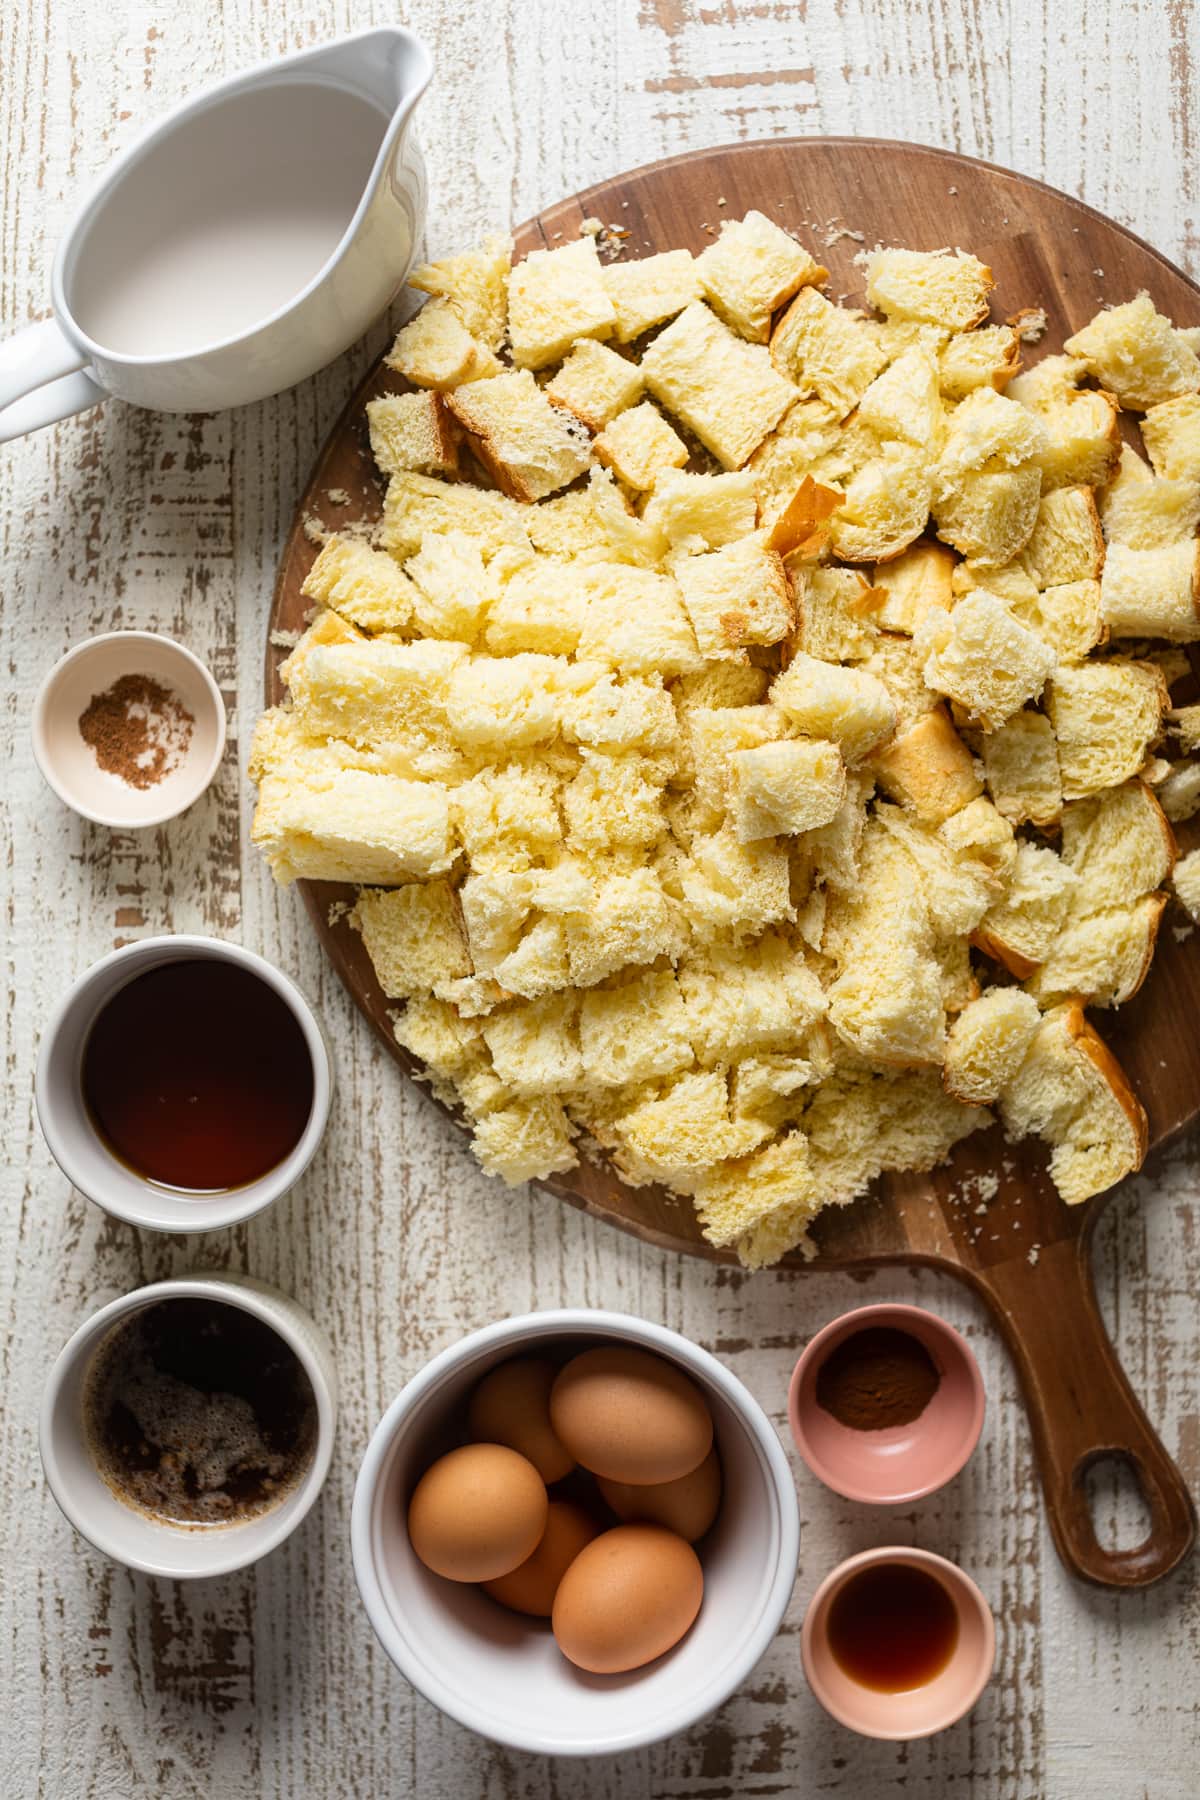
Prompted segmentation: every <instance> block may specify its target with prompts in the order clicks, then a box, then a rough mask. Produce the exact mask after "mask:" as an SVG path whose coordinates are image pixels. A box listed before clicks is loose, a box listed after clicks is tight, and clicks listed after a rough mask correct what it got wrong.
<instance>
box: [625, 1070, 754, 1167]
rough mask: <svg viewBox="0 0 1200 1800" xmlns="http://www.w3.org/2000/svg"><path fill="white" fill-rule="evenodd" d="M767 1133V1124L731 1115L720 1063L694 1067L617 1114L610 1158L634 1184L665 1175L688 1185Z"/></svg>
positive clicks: (742, 1151)
mask: <svg viewBox="0 0 1200 1800" xmlns="http://www.w3.org/2000/svg"><path fill="white" fill-rule="evenodd" d="M644 1091H645V1090H643V1092H644ZM769 1135H770V1131H769V1128H768V1127H764V1126H763V1125H761V1124H759V1123H757V1122H755V1121H752V1120H744V1119H742V1120H735V1119H732V1118H731V1117H730V1108H729V1084H728V1081H727V1079H726V1075H725V1072H724V1070H723V1069H704V1070H697V1071H695V1072H694V1073H686V1074H681V1075H679V1076H677V1077H676V1078H675V1080H673V1081H671V1082H669V1083H668V1084H667V1085H666V1086H665V1087H663V1088H662V1089H661V1091H660V1090H658V1089H655V1088H652V1089H651V1090H650V1097H648V1098H646V1099H640V1100H639V1101H638V1102H637V1104H636V1105H634V1106H633V1107H631V1108H629V1109H628V1110H625V1111H623V1112H622V1113H620V1114H619V1115H618V1117H617V1119H616V1122H615V1138H616V1143H617V1146H618V1147H617V1153H616V1156H615V1158H614V1160H615V1162H616V1164H617V1167H618V1168H619V1170H620V1171H621V1173H622V1175H624V1177H625V1179H626V1180H627V1181H630V1182H632V1183H634V1184H635V1185H642V1184H644V1183H646V1182H649V1181H663V1182H668V1183H670V1184H671V1185H672V1186H674V1187H681V1188H686V1189H687V1190H690V1189H691V1188H692V1186H693V1184H694V1183H695V1182H696V1181H697V1180H698V1179H699V1178H700V1177H701V1176H703V1175H704V1174H705V1173H706V1172H707V1171H708V1170H710V1169H712V1168H713V1165H714V1164H716V1165H717V1167H718V1168H719V1167H720V1166H721V1165H722V1164H724V1163H725V1162H726V1161H727V1160H728V1159H730V1158H733V1157H740V1156H744V1155H746V1154H748V1153H749V1152H750V1151H752V1150H754V1149H756V1148H757V1147H758V1145H759V1144H761V1143H762V1141H763V1139H764V1138H765V1137H767V1136H769Z"/></svg>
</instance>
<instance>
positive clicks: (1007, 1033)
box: [942, 987, 1042, 1106]
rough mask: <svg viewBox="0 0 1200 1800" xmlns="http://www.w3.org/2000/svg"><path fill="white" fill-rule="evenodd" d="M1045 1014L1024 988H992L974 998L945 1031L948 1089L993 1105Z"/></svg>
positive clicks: (970, 1102) (962, 1097) (959, 1096)
mask: <svg viewBox="0 0 1200 1800" xmlns="http://www.w3.org/2000/svg"><path fill="white" fill-rule="evenodd" d="M1041 1017H1042V1015H1041V1010H1040V1008H1039V1007H1038V1003H1037V1001H1036V1000H1035V999H1034V998H1033V996H1032V995H1031V994H1027V993H1025V991H1024V989H1023V988H1016V987H1011V988H988V990H987V992H986V993H984V994H980V996H979V998H978V999H977V1000H972V1001H970V1002H969V1003H968V1004H967V1005H966V1006H965V1007H964V1008H963V1010H962V1012H960V1013H959V1015H958V1017H957V1018H956V1019H955V1021H954V1023H953V1024H952V1025H951V1027H950V1030H949V1032H948V1033H947V1036H946V1062H945V1066H944V1067H943V1069H942V1082H943V1084H944V1086H945V1089H946V1092H947V1093H948V1094H950V1095H952V1097H953V1098H954V1099H955V1100H962V1101H963V1102H964V1103H966V1104H968V1105H977V1106H991V1105H992V1104H993V1103H994V1102H995V1101H997V1100H998V1099H999V1098H1000V1095H1001V1092H1002V1091H1003V1089H1004V1088H1006V1087H1007V1086H1008V1084H1009V1082H1011V1081H1012V1079H1013V1077H1014V1076H1015V1075H1016V1073H1017V1071H1018V1069H1019V1068H1020V1067H1021V1064H1022V1063H1023V1062H1024V1060H1025V1056H1026V1052H1027V1051H1028V1049H1029V1046H1030V1044H1031V1043H1032V1042H1033V1038H1034V1034H1035V1033H1036V1031H1037V1029H1038V1026H1039V1024H1040V1023H1041Z"/></svg>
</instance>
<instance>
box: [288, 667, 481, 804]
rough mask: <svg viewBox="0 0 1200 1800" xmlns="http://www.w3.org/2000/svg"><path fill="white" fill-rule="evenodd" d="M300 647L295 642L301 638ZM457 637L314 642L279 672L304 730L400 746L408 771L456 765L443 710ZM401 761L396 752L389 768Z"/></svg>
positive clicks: (418, 772)
mask: <svg viewBox="0 0 1200 1800" xmlns="http://www.w3.org/2000/svg"><path fill="white" fill-rule="evenodd" d="M300 648H301V649H302V648H303V644H301V646H300ZM465 655H466V650H465V647H464V646H463V645H462V644H440V643H433V642H430V641H427V640H424V639H422V640H420V641H418V642H416V643H412V644H390V643H384V642H382V641H380V640H373V641H371V640H365V641H364V640H360V641H359V642H351V643H335V644H322V645H318V646H316V647H315V648H314V649H312V650H311V651H310V652H309V653H308V654H307V655H306V656H305V657H304V659H303V661H302V662H301V663H300V664H299V666H296V664H295V661H294V659H292V660H291V661H289V664H288V666H287V669H286V671H285V675H286V679H287V680H288V682H289V683H290V686H291V691H292V700H293V703H294V705H295V708H296V710H297V712H298V713H299V715H300V718H301V721H302V724H303V726H304V729H305V730H306V731H309V732H311V733H312V735H313V736H315V737H331V738H346V739H348V740H349V742H350V743H352V744H359V745H366V746H380V745H384V746H387V747H388V748H389V749H391V748H393V747H394V748H395V749H396V751H397V752H398V753H401V752H402V753H406V754H407V756H408V758H409V762H410V766H409V768H408V770H407V771H406V772H408V773H411V774H415V775H422V774H424V775H433V774H437V773H450V772H452V770H453V769H454V768H455V767H456V766H457V758H456V757H455V755H454V746H453V741H452V739H451V736H450V731H449V722H448V718H447V712H446V701H447V698H448V695H449V683H450V677H451V676H452V674H453V672H454V670H455V668H456V667H457V666H458V664H459V663H460V662H461V661H462V659H463V658H464V656H465ZM401 761H402V757H401V755H400V754H398V755H397V758H396V767H397V768H399V767H400V764H401Z"/></svg>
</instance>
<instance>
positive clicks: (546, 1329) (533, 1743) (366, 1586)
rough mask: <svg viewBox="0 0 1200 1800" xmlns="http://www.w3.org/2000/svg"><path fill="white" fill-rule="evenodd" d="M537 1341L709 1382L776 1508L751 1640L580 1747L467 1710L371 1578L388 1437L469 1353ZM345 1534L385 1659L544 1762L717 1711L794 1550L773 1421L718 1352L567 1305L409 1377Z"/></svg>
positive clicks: (785, 1584) (794, 1507)
mask: <svg viewBox="0 0 1200 1800" xmlns="http://www.w3.org/2000/svg"><path fill="white" fill-rule="evenodd" d="M544 1337H566V1338H570V1337H576V1338H578V1337H611V1338H617V1339H625V1340H627V1341H628V1340H633V1341H635V1342H636V1343H638V1344H639V1345H643V1346H645V1347H646V1348H648V1349H651V1350H655V1351H657V1352H659V1353H660V1354H663V1355H666V1356H669V1357H671V1359H672V1360H673V1361H675V1362H677V1363H679V1364H680V1365H681V1366H682V1367H683V1368H684V1369H685V1370H688V1371H689V1372H690V1373H692V1374H693V1375H696V1376H699V1377H700V1378H701V1379H702V1380H704V1381H706V1382H708V1383H709V1384H710V1385H711V1386H712V1387H713V1388H715V1389H716V1390H717V1391H718V1393H719V1394H720V1396H721V1397H722V1398H723V1399H724V1400H725V1402H726V1403H727V1404H728V1405H729V1407H730V1409H731V1410H732V1411H733V1412H734V1413H735V1414H736V1415H737V1417H738V1419H739V1420H740V1422H741V1423H742V1424H743V1425H744V1427H745V1428H746V1430H747V1431H748V1433H749V1434H750V1436H751V1438H752V1439H753V1442H754V1445H755V1448H756V1449H757V1451H758V1452H759V1454H760V1456H761V1457H762V1459H763V1461H764V1463H765V1464H766V1468H767V1473H768V1476H769V1482H768V1486H769V1490H770V1494H771V1498H772V1501H773V1505H774V1515H775V1516H774V1519H773V1521H772V1522H773V1525H774V1527H775V1533H776V1537H777V1542H776V1544H775V1546H774V1554H773V1564H774V1566H773V1569H772V1570H771V1574H770V1578H769V1581H768V1582H767V1585H766V1591H765V1593H763V1594H762V1595H761V1596H760V1617H759V1620H758V1623H757V1624H756V1626H755V1627H754V1628H753V1630H752V1631H751V1632H750V1633H749V1634H748V1636H747V1639H746V1642H745V1643H744V1645H743V1647H742V1651H741V1654H740V1655H739V1656H738V1658H737V1660H736V1662H734V1663H733V1664H732V1665H729V1664H726V1665H725V1666H723V1667H722V1668H721V1670H720V1673H719V1675H718V1676H717V1677H716V1678H715V1679H713V1680H712V1681H711V1682H710V1683H709V1684H708V1685H707V1686H705V1687H702V1688H699V1689H696V1690H693V1691H692V1692H691V1693H690V1694H689V1695H688V1696H687V1697H686V1699H685V1700H683V1701H681V1702H679V1703H678V1704H676V1705H674V1706H667V1707H665V1708H664V1709H663V1710H662V1712H661V1713H660V1714H658V1715H657V1717H656V1720H655V1724H654V1727H653V1729H652V1730H649V1731H646V1730H640V1729H639V1730H631V1731H626V1732H617V1733H614V1734H613V1735H612V1736H611V1737H610V1738H606V1739H605V1740H604V1742H603V1743H598V1744H594V1745H587V1746H581V1745H578V1744H576V1743H574V1742H569V1741H562V1740H560V1739H558V1738H556V1737H555V1735H554V1728H553V1723H552V1721H547V1725H546V1727H545V1729H544V1731H542V1732H541V1733H540V1734H538V1736H537V1737H536V1739H535V1738H533V1737H532V1736H530V1735H528V1734H525V1735H517V1734H515V1733H514V1732H512V1731H511V1729H510V1728H508V1727H507V1724H506V1721H505V1720H504V1719H503V1718H502V1717H499V1716H497V1715H496V1714H494V1713H492V1712H489V1711H488V1709H487V1707H486V1705H485V1704H484V1703H483V1702H482V1701H480V1702H479V1703H478V1704H476V1705H474V1706H472V1705H470V1704H468V1703H467V1702H466V1701H465V1700H464V1699H463V1697H462V1696H461V1695H460V1694H458V1693H456V1692H455V1691H454V1690H453V1689H452V1688H449V1687H447V1686H446V1684H445V1683H444V1682H443V1681H442V1680H441V1679H440V1678H439V1677H438V1675H437V1674H436V1673H435V1672H434V1671H432V1670H431V1669H429V1668H428V1667H426V1666H425V1665H424V1664H423V1663H420V1662H418V1661H417V1660H416V1659H415V1658H414V1657H413V1656H412V1655H411V1654H410V1653H409V1649H408V1646H407V1643H406V1641H405V1639H404V1638H403V1637H402V1636H401V1634H400V1633H399V1632H398V1631H397V1629H396V1625H395V1621H394V1619H393V1618H392V1615H391V1612H390V1609H389V1607H388V1605H387V1602H386V1600H385V1598H384V1593H383V1588H382V1584H381V1581H380V1578H379V1575H378V1572H377V1564H378V1562H379V1560H380V1556H381V1547H380V1544H379V1534H378V1500H379V1496H380V1492H381V1487H382V1483H381V1479H380V1478H381V1476H382V1475H383V1474H384V1473H385V1465H386V1463H387V1460H388V1457H389V1454H390V1452H391V1449H392V1441H393V1438H394V1437H395V1434H396V1428H397V1426H398V1425H399V1423H400V1422H401V1420H402V1419H403V1418H404V1417H405V1416H406V1415H407V1414H409V1413H410V1412H411V1411H412V1410H413V1409H414V1408H415V1406H416V1405H417V1404H418V1403H419V1402H420V1401H421V1400H422V1399H423V1397H424V1396H425V1394H426V1393H427V1392H428V1391H429V1390H430V1389H431V1388H435V1387H436V1386H438V1385H439V1383H440V1381H441V1378H442V1377H443V1375H445V1374H446V1373H448V1372H449V1371H451V1370H453V1369H455V1368H456V1367H457V1366H458V1365H459V1364H460V1363H461V1362H463V1361H464V1360H465V1359H467V1358H468V1357H470V1356H471V1354H472V1353H473V1352H478V1351H486V1350H488V1349H491V1348H505V1347H508V1348H512V1349H514V1350H515V1349H516V1348H517V1347H518V1345H527V1344H529V1343H531V1342H532V1341H533V1340H535V1339H537V1338H544ZM350 1533H351V1546H352V1551H353V1558H354V1574H355V1579H356V1581H357V1582H358V1589H359V1593H360V1594H361V1596H362V1600H363V1604H364V1606H365V1607H366V1609H367V1616H368V1618H369V1619H370V1621H371V1624H372V1626H373V1627H374V1629H375V1632H376V1634H377V1636H378V1637H379V1640H380V1642H381V1643H382V1645H383V1647H384V1649H385V1650H386V1651H387V1653H388V1655H389V1656H390V1657H391V1659H392V1661H393V1662H394V1663H395V1664H396V1666H397V1668H399V1669H400V1671H401V1673H402V1674H403V1675H404V1676H405V1678H406V1679H407V1680H408V1681H409V1682H410V1683H411V1684H412V1686H413V1687H415V1688H416V1689H417V1690H418V1691H419V1692H420V1693H422V1694H424V1696H425V1698H426V1699H427V1700H430V1701H432V1702H433V1704H434V1705H435V1706H437V1707H439V1708H440V1709H441V1711H442V1712H444V1713H446V1714H447V1715H448V1716H449V1717H450V1718H452V1719H455V1720H457V1722H458V1723H459V1724H460V1725H465V1726H466V1727H467V1728H468V1729H469V1730H471V1731H476V1732H479V1733H480V1734H481V1735H482V1736H484V1737H487V1738H490V1739H492V1740H493V1741H494V1742H496V1743H500V1744H504V1745H507V1746H508V1747H509V1748H511V1749H515V1750H524V1751H531V1752H534V1753H539V1754H542V1755H547V1756H586V1755H610V1754H613V1753H616V1752H620V1751H627V1750H636V1749H641V1748H643V1747H644V1746H646V1745H647V1744H652V1743H657V1742H659V1741H660V1740H661V1739H663V1738H667V1737H671V1736H673V1735H674V1734H675V1733H676V1732H679V1731H684V1730H686V1729H687V1728H688V1727H690V1726H692V1725H694V1724H695V1723H696V1722H697V1721H698V1720H700V1719H703V1718H705V1717H706V1716H707V1715H708V1714H709V1713H711V1712H713V1711H715V1710H716V1708H717V1707H718V1706H720V1705H721V1704H722V1703H723V1702H724V1701H725V1700H727V1699H728V1698H729V1696H730V1694H732V1693H733V1692H734V1691H735V1690H736V1689H737V1688H738V1687H740V1686H741V1684H742V1682H743V1681H745V1679H746V1677H747V1676H748V1675H749V1674H750V1673H751V1671H752V1670H753V1669H754V1668H755V1667H756V1666H757V1664H758V1663H759V1662H760V1660H761V1659H762V1657H763V1655H764V1654H765V1652H766V1650H767V1648H768V1646H769V1645H770V1643H771V1642H772V1640H773V1639H774V1637H775V1636H776V1633H777V1632H778V1630H779V1626H780V1623H781V1621H782V1619H783V1615H784V1612H785V1610H786V1608H787V1604H788V1600H789V1598H790V1596H791V1592H792V1589H793V1587H794V1586H795V1582H796V1573H797V1566H798V1560H799V1548H800V1513H799V1506H798V1504H797V1500H796V1489H795V1483H794V1481H793V1478H792V1471H791V1467H790V1465H789V1463H788V1460H787V1457H786V1456H785V1455H784V1452H783V1448H782V1446H781V1445H780V1442H779V1439H778V1437H777V1436H776V1434H775V1430H774V1428H773V1426H772V1425H771V1422H770V1420H769V1419H768V1418H767V1415H766V1414H765V1413H764V1412H763V1410H762V1408H761V1407H760V1406H759V1404H758V1402H757V1400H755V1398H754V1396H753V1395H752V1394H751V1393H750V1391H749V1389H748V1388H746V1387H745V1386H744V1385H743V1383H742V1382H740V1381H739V1380H738V1378H737V1377H736V1376H735V1375H733V1374H731V1372H730V1371H729V1370H728V1369H726V1368H725V1366H724V1365H723V1364H722V1363H721V1362H719V1361H718V1359H717V1358H716V1357H715V1356H713V1355H711V1354H710V1352H709V1351H707V1350H704V1349H701V1347H700V1346H699V1345H698V1344H694V1343H692V1342H691V1340H690V1339H688V1338H685V1337H683V1336H682V1335H681V1334H680V1333H679V1332H676V1331H672V1330H671V1329H670V1327H668V1326H665V1325H657V1324H654V1323H652V1322H651V1321H650V1320H648V1319H640V1318H638V1317H636V1316H635V1315H633V1314H631V1313H616V1312H605V1311H599V1310H592V1309H590V1308H580V1309H575V1308H564V1309H559V1310H555V1311H549V1312H537V1313H527V1314H522V1315H519V1316H517V1317H514V1318H509V1319H501V1320H498V1321H496V1322H495V1323H494V1324H492V1325H486V1326H484V1327H483V1328H482V1329H481V1330H479V1331H475V1332H471V1333H470V1334H469V1335H468V1336H467V1337H465V1338H460V1339H459V1340H458V1341H457V1342H456V1343H454V1344H450V1345H448V1346H447V1348H446V1349H445V1350H442V1351H440V1352H439V1354H438V1355H437V1356H435V1357H434V1358H433V1359H432V1360H431V1361H430V1362H428V1363H427V1364H426V1365H425V1366H424V1368H422V1369H420V1370H419V1371H418V1372H417V1374H416V1375H414V1376H413V1378H412V1380H411V1381H409V1382H408V1383H407V1384H406V1385H405V1387H404V1388H402V1389H401V1391H400V1393H399V1394H398V1395H397V1396H396V1398H395V1399H394V1400H393V1401H392V1403H391V1405H390V1406H389V1407H388V1409H387V1411H386V1412H385V1413H384V1415H383V1417H382V1419H381V1420H380V1421H379V1424H378V1425H377V1426H376V1428H375V1431H374V1432H373V1433H372V1436H371V1441H370V1443H369V1444H368V1446H367V1450H366V1454H365V1455H364V1457H363V1461H362V1465H361V1468H360V1469H359V1474H358V1480H357V1482H356V1484H355V1489H354V1506H353V1511H352V1515H351V1527H350Z"/></svg>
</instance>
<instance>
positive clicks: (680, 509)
mask: <svg viewBox="0 0 1200 1800" xmlns="http://www.w3.org/2000/svg"><path fill="white" fill-rule="evenodd" d="M757 511H758V498H757V494H756V491H755V485H754V477H753V475H751V474H750V472H749V471H748V470H741V471H738V472H736V473H735V472H731V473H729V474H726V475H692V474H689V473H688V471H687V470H684V469H678V470H676V469H671V470H667V471H665V472H664V473H663V474H661V475H660V476H659V477H658V479H657V481H656V482H655V484H654V492H653V493H652V494H651V496H650V499H649V500H648V501H647V503H646V511H645V515H644V516H645V521H646V524H647V525H648V526H650V527H652V528H653V529H654V530H656V531H658V532H660V533H661V535H662V537H663V539H664V541H665V542H666V543H667V544H669V545H670V546H671V548H672V549H676V550H690V551H699V550H719V549H720V548H721V547H722V545H724V544H734V543H737V541H738V540H739V539H740V538H743V537H745V536H746V534H747V533H748V532H751V531H753V530H754V525H755V520H756V517H757Z"/></svg>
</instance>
